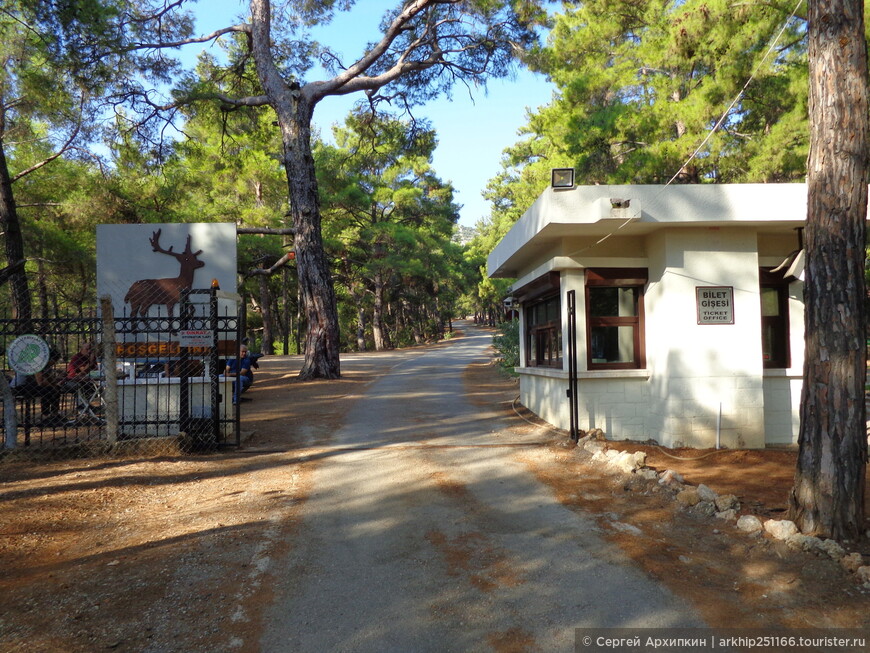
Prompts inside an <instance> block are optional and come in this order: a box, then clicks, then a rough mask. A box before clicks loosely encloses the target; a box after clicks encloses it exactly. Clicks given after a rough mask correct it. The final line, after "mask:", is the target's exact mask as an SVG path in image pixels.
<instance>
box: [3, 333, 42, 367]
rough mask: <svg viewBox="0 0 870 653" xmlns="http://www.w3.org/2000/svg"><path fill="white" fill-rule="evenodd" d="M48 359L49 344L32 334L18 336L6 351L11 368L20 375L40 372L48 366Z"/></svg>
mask: <svg viewBox="0 0 870 653" xmlns="http://www.w3.org/2000/svg"><path fill="white" fill-rule="evenodd" d="M48 357H49V347H48V343H47V342H45V340H43V339H42V338H40V337H39V336H35V335H32V334H26V335H23V336H18V337H17V338H15V340H13V341H12V342H11V343H10V344H9V347H8V348H7V349H6V358H7V360H8V361H9V366H10V367H11V368H12V369H13V370H15V371H16V372H18V373H19V374H36V373H37V372H40V371H41V370H42V369H43V368H44V367H45V366H46V365H47V364H48Z"/></svg>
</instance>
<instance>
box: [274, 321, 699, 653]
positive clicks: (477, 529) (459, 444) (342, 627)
mask: <svg viewBox="0 0 870 653" xmlns="http://www.w3.org/2000/svg"><path fill="white" fill-rule="evenodd" d="M489 341H490V335H489V334H486V333H482V332H478V331H476V330H474V329H472V328H468V329H467V330H466V336H465V337H464V338H463V339H462V340H461V341H457V342H455V343H453V344H451V345H450V346H448V347H445V348H442V349H438V350H431V351H425V352H422V353H417V352H410V353H409V354H408V355H407V356H406V357H405V358H404V359H402V360H400V361H399V362H397V363H396V364H395V365H394V366H393V367H392V368H391V369H390V370H389V371H388V372H387V373H386V374H384V375H383V376H382V377H380V378H379V379H378V381H377V382H375V383H373V384H372V385H370V386H369V387H368V388H366V390H365V393H364V395H363V396H362V397H361V399H360V400H359V401H358V402H357V403H356V404H355V406H354V408H353V409H352V410H351V412H350V414H349V415H348V419H347V420H346V423H345V425H344V426H343V427H342V428H341V429H339V430H338V432H337V433H336V434H335V436H334V437H333V438H332V439H331V441H330V443H329V446H328V447H327V448H325V449H323V451H322V455H323V456H324V457H325V459H324V460H323V462H322V464H321V465H319V466H318V468H317V469H316V470H315V472H314V473H313V474H312V476H311V479H310V483H311V486H310V487H311V490H310V493H309V498H308V501H307V502H306V504H305V506H304V507H303V509H302V511H301V513H300V515H299V518H300V520H301V523H300V527H299V529H298V530H297V532H296V537H295V538H294V542H293V545H292V550H291V552H290V555H289V557H288V558H287V560H286V561H277V560H276V561H274V562H275V564H276V565H277V568H276V570H275V576H276V577H277V579H278V581H279V582H278V587H279V589H278V590H277V592H276V599H275V602H274V604H273V606H272V607H271V608H270V609H269V610H268V613H267V616H266V618H265V620H264V630H265V633H264V636H263V639H262V650H264V651H275V652H280V651H287V652H290V651H311V652H314V651H324V650H328V651H372V652H374V651H418V652H419V651H475V650H487V649H489V648H490V646H491V645H492V644H493V643H495V642H505V641H509V640H511V639H513V640H516V642H515V643H520V642H525V643H526V644H528V645H531V644H532V643H533V644H534V645H535V646H537V647H539V648H540V650H545V651H568V650H572V647H573V643H574V630H573V629H574V628H577V627H580V626H587V627H588V626H591V625H597V626H611V627H620V626H622V627H625V626H628V625H633V626H635V627H641V626H647V627H660V626H674V625H684V626H688V625H702V622H701V620H700V619H699V618H698V617H697V616H696V615H695V613H694V611H693V610H692V609H691V608H689V607H688V606H687V605H686V604H685V603H683V602H682V601H680V600H678V599H675V598H674V597H673V596H672V595H671V594H670V592H669V591H668V590H666V589H664V588H663V587H662V586H661V585H660V584H659V583H656V582H654V581H652V580H650V579H649V578H647V577H646V576H645V575H643V574H642V573H640V572H639V570H638V569H637V568H636V567H635V566H634V565H633V564H630V563H629V562H628V561H627V559H625V558H623V557H622V556H621V555H620V554H619V553H618V552H617V551H615V550H614V549H613V548H612V547H610V546H609V545H608V544H607V543H606V542H605V541H604V540H603V539H602V538H601V537H600V535H599V534H598V528H597V526H596V525H595V523H594V522H593V521H591V520H590V519H588V518H584V517H583V516H581V515H578V514H577V513H574V512H572V511H570V510H568V509H566V508H565V507H563V506H562V505H561V504H560V503H558V501H556V499H555V497H554V495H553V493H552V491H550V489H549V488H547V487H545V486H544V485H542V484H541V483H540V482H538V481H537V479H535V477H534V476H533V475H532V474H531V473H530V472H529V471H528V469H527V468H526V467H525V466H523V465H522V464H520V463H519V462H517V461H516V460H514V459H513V458H512V455H513V453H514V452H515V451H516V450H517V449H520V448H523V447H540V446H544V445H546V444H548V443H547V442H542V441H541V437H540V434H539V433H535V432H532V433H531V434H528V435H526V436H522V435H519V434H513V433H510V432H508V431H505V430H503V429H504V427H505V426H506V424H504V423H503V419H504V418H503V417H502V416H500V415H498V414H494V413H493V412H492V411H488V410H480V409H479V408H478V407H476V406H475V405H473V404H472V403H471V402H470V401H469V400H468V398H467V397H466V395H465V387H464V385H463V383H462V378H463V372H464V371H465V369H466V368H467V367H468V366H469V365H471V364H472V363H473V362H474V361H475V360H481V359H482V358H485V357H486V355H487V354H486V349H487V347H488V345H489Z"/></svg>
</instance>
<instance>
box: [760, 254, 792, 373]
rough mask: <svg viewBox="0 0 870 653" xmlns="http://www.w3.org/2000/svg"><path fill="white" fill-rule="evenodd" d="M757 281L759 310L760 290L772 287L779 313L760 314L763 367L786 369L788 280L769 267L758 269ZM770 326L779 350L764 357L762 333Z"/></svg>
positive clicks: (788, 362) (788, 361)
mask: <svg viewBox="0 0 870 653" xmlns="http://www.w3.org/2000/svg"><path fill="white" fill-rule="evenodd" d="M758 281H759V284H758V285H759V307H758V310H759V311H761V309H762V307H761V305H760V304H761V301H762V298H761V291H763V290H764V289H765V288H769V289H773V290H775V291H776V293H777V303H778V305H779V315H770V316H765V315H763V314H762V315H761V339H762V340H761V355H762V365H763V367H764V369H788V368H789V367H791V328H790V322H789V306H788V299H789V292H788V291H789V282H788V281H787V280H785V279H784V278H783V277H782V275H781V274H777V273H775V272H771V269H770V268H760V269H759V271H758ZM769 327H772V328H773V329H774V330H775V332H776V333H777V334H778V335H777V338H776V339H777V341H778V343H779V349H780V351H779V352H778V353H774V354H772V355H771V357H770V358H765V356H766V354H765V351H764V333H765V331H766V330H767V328H769Z"/></svg>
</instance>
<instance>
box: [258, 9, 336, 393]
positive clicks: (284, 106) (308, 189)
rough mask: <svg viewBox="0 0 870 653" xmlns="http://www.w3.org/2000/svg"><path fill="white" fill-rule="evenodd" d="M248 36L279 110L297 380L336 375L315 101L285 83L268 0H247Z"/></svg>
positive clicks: (260, 73)
mask: <svg viewBox="0 0 870 653" xmlns="http://www.w3.org/2000/svg"><path fill="white" fill-rule="evenodd" d="M251 24H252V26H253V28H252V32H251V40H252V45H253V53H254V60H255V62H256V66H257V76H258V78H259V80H260V83H261V84H262V86H263V90H264V92H265V94H266V97H268V98H269V103H270V104H271V106H272V108H273V109H275V113H276V114H277V115H278V125H279V126H280V129H281V141H282V144H283V148H284V170H285V171H286V174H287V186H288V190H289V199H290V215H291V217H292V219H293V227H294V228H295V230H296V233H295V235H294V241H293V242H294V249H295V252H296V271H297V273H298V276H299V282H298V283H299V292H300V295H301V298H302V305H303V308H304V311H305V317H306V319H307V327H308V330H307V331H306V336H305V360H304V362H303V364H302V369H301V370H300V371H299V378H300V379H315V378H322V379H337V378H339V377H340V376H341V369H340V361H339V353H340V352H339V333H338V309H337V307H336V300H335V289H334V287H333V282H332V273H331V271H330V268H329V261H328V260H327V258H326V253H325V252H324V250H323V236H322V234H321V231H320V199H319V196H318V190H317V176H316V174H315V169H314V157H313V156H312V154H311V117H312V113H313V110H314V105H313V103H312V101H311V99H310V98H308V97H307V96H306V95H305V94H304V93H303V92H302V90H301V89H300V88H299V85H298V84H293V85H290V84H287V83H286V82H285V81H284V79H283V78H282V77H281V74H280V72H279V70H278V68H277V67H276V66H275V64H274V62H273V59H272V50H271V48H272V44H271V30H270V24H271V7H270V2H269V1H268V0H251Z"/></svg>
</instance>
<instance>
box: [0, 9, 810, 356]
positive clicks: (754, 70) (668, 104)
mask: <svg viewBox="0 0 870 653" xmlns="http://www.w3.org/2000/svg"><path fill="white" fill-rule="evenodd" d="M255 4H262V3H255ZM265 4H269V3H265ZM315 4H317V5H318V7H315V6H313V5H311V6H309V3H294V5H296V6H295V9H287V10H286V11H287V15H286V16H282V17H273V18H274V22H275V23H276V25H277V24H279V23H280V24H281V26H282V29H284V30H285V32H284V34H285V37H284V38H285V39H286V40H284V41H277V40H276V41H275V45H274V49H275V50H276V51H277V50H280V51H279V52H278V55H280V58H279V61H280V63H281V65H282V66H283V68H282V70H283V71H284V73H285V74H286V75H287V76H288V77H289V78H292V79H294V80H295V79H299V80H300V82H301V80H303V79H304V75H305V73H306V72H307V71H308V70H309V69H310V67H311V60H312V59H314V58H315V57H319V58H320V59H321V60H322V59H323V58H324V57H327V56H328V55H327V54H326V53H328V48H327V46H324V45H321V44H316V43H315V42H313V41H303V40H302V36H303V35H304V33H305V32H304V29H303V28H304V27H305V26H306V25H310V24H316V23H317V22H318V21H320V22H322V21H325V20H327V19H328V17H329V11H331V10H333V9H335V8H338V7H339V4H340V3H333V2H324V3H315ZM401 4H402V3H397V5H401ZM455 4H457V7H458V10H459V11H460V12H466V13H473V10H472V7H476V8H478V9H479V7H480V6H482V5H484V4H486V3H477V2H471V3H455ZM490 4H494V5H506V6H507V5H510V4H511V3H490ZM252 6H253V5H252ZM545 7H549V9H550V10H551V13H550V14H545V13H544V12H541V11H538V12H536V13H534V15H526V16H519V17H518V16H517V15H516V13H514V14H513V18H512V20H515V21H516V20H519V19H522V20H524V21H525V22H524V23H522V27H523V28H524V29H526V30H527V32H525V33H524V34H525V38H529V34H537V35H538V38H537V39H531V40H527V41H526V47H525V48H523V49H522V50H518V49H516V48H515V49H513V50H512V51H511V52H510V58H511V59H512V61H508V60H506V59H504V58H503V59H502V60H500V62H499V66H498V68H497V69H496V70H493V71H489V72H490V73H491V74H499V75H501V74H506V71H507V69H508V68H509V67H510V66H511V65H525V66H528V67H529V68H531V69H532V70H534V71H537V72H539V73H540V74H542V75H545V76H546V77H547V78H548V79H549V80H551V81H552V83H553V85H554V95H553V100H552V102H551V103H550V104H548V105H547V106H544V107H541V108H539V109H537V110H536V111H534V112H530V113H529V117H528V122H527V125H526V126H525V128H524V129H523V133H522V134H521V136H520V138H519V140H518V141H517V142H516V143H513V144H510V143H506V144H505V145H506V149H505V151H504V157H503V160H502V165H503V172H502V173H501V174H500V175H499V176H497V177H496V178H494V179H492V180H491V182H490V184H489V186H488V188H487V189H486V197H487V198H488V200H489V201H490V205H491V212H490V214H489V215H488V216H485V217H483V218H482V219H481V221H480V222H479V224H478V225H477V228H476V232H477V234H476V237H475V238H474V239H473V240H472V241H471V242H470V243H469V244H468V245H466V246H461V245H459V244H458V241H457V239H455V238H454V233H455V231H456V221H457V217H458V207H457V205H456V204H455V202H454V199H453V191H452V188H451V187H450V185H449V184H447V183H445V182H443V181H441V180H440V178H439V176H438V173H437V171H436V170H434V169H432V163H431V162H432V155H433V152H434V151H435V148H436V147H437V144H438V136H437V133H436V132H435V131H434V130H433V129H432V127H431V126H430V125H429V124H427V123H426V121H425V120H421V119H419V118H416V119H412V118H410V117H409V116H408V114H402V113H401V112H394V113H392V114H391V113H388V112H385V111H384V107H385V106H390V107H395V106H397V105H401V104H402V103H401V102H392V103H391V104H389V105H387V104H386V103H384V102H378V101H376V100H377V98H378V96H377V95H374V94H372V93H370V92H367V95H366V97H365V98H363V99H362V101H361V102H360V103H359V104H358V108H357V109H356V110H355V111H354V112H353V113H351V114H350V115H348V116H347V120H346V122H345V124H344V125H342V126H340V127H339V128H337V130H336V133H335V134H334V135H332V138H331V139H326V138H323V136H324V135H318V134H317V133H314V135H313V137H312V143H311V152H312V157H313V160H314V163H315V166H316V174H317V184H318V186H317V188H318V194H319V195H318V196H319V208H320V217H321V219H322V226H321V231H322V238H323V249H324V251H325V252H326V257H327V260H328V262H329V270H330V273H331V275H332V278H333V281H334V284H335V296H336V304H337V307H338V308H337V312H338V319H339V322H340V329H339V333H340V346H341V348H342V349H343V350H355V349H382V348H388V347H392V346H398V345H402V344H406V343H409V342H415V341H416V342H419V341H422V340H425V339H429V338H433V337H437V336H439V335H440V334H441V331H442V329H443V328H444V325H445V324H446V323H447V321H448V319H449V318H450V317H451V316H457V315H463V314H478V315H485V316H488V317H492V316H495V315H497V314H498V312H499V308H500V305H501V298H502V296H503V294H504V286H503V282H493V281H491V280H488V279H486V278H485V275H483V274H482V272H483V266H484V264H485V257H486V255H487V254H488V252H489V251H490V250H491V248H492V247H493V246H494V244H495V243H496V242H497V241H498V240H499V239H500V238H501V236H502V235H503V234H504V233H505V232H506V230H507V229H508V228H509V227H510V225H511V224H513V222H515V221H516V219H517V218H518V217H519V216H520V215H522V213H523V212H524V211H525V209H526V208H528V206H529V205H530V204H531V203H532V201H533V200H534V198H535V197H536V196H537V195H538V194H539V193H540V192H541V190H542V189H543V188H544V187H545V185H546V183H547V179H548V174H549V170H550V169H551V168H553V167H562V166H573V167H575V168H576V170H577V178H578V181H579V183H667V182H673V183H718V182H772V181H797V180H803V179H804V177H805V175H806V158H807V154H808V143H809V129H808V119H807V94H806V87H807V56H806V55H807V42H806V17H805V14H804V13H801V12H802V11H803V12H805V9H801V7H803V5H797V7H798V8H797V9H796V6H795V4H794V3H793V2H791V0H789V2H772V3H765V4H763V5H749V4H745V5H740V7H739V8H738V10H735V9H734V6H733V3H728V2H725V1H724V0H692V1H690V2H679V3H676V2H654V1H649V0H644V1H643V2H622V1H621V0H619V1H617V2H615V3H614V2H607V3H606V4H605V3H603V2H598V1H596V0H593V1H591V2H588V3H583V4H574V3H564V4H562V5H561V6H559V5H558V4H557V3H549V4H548V5H545ZM182 10H184V3H165V4H164V3H163V2H154V1H150V2H145V1H140V2H123V1H120V0H112V1H109V0H103V1H97V0H90V1H84V0H79V1H76V2H67V3H60V4H58V3H50V2H36V3H33V2H11V3H6V5H5V8H3V9H2V10H0V29H2V33H3V41H2V45H0V56H2V58H3V61H4V66H3V72H2V73H0V107H2V109H0V110H2V114H0V145H2V147H0V179H2V182H3V183H2V184H0V188H2V191H3V192H2V194H0V207H2V208H0V211H2V212H0V219H2V223H3V227H4V235H5V239H6V243H5V245H6V249H5V251H6V259H7V260H6V264H7V266H8V267H7V268H6V275H7V278H8V279H9V280H10V282H9V283H8V292H5V293H3V295H2V302H3V306H4V313H6V314H18V313H20V312H21V311H22V310H26V311H30V310H32V311H33V312H34V314H38V315H53V314H57V313H60V312H64V311H66V310H68V309H70V308H78V307H81V306H87V305H93V304H94V303H95V301H96V298H95V297H94V287H95V283H94V278H95V258H94V256H95V255H94V227H95V225H96V224H99V223H156V222H200V221H216V222H235V223H236V224H237V225H238V226H239V227H240V228H243V229H244V228H248V229H250V228H263V229H285V230H288V228H292V227H293V226H294V225H293V221H292V216H291V208H292V207H291V203H290V201H289V199H288V193H287V178H286V171H285V166H286V161H285V160H284V155H283V154H282V152H285V151H286V150H285V149H284V146H285V144H282V134H281V132H280V130H278V129H276V127H275V126H276V124H278V122H279V116H278V115H277V114H276V112H275V110H274V108H273V107H272V106H271V105H269V104H266V105H265V106H264V105H263V104H256V103H253V102H238V103H236V102H232V101H230V100H229V99H227V98H229V97H230V96H232V97H247V98H256V97H259V96H260V95H262V94H263V84H262V76H258V75H257V74H256V72H255V63H256V61H255V59H256V57H255V56H254V55H252V54H251V50H250V49H248V48H247V47H246V39H247V40H249V36H248V35H247V34H246V33H245V32H240V31H232V30H228V31H226V32H224V33H222V34H221V35H220V38H219V39H218V41H217V42H218V43H219V44H220V45H221V47H222V48H223V53H222V55H221V56H220V57H215V56H214V55H209V54H203V55H201V56H200V58H199V63H198V65H197V67H196V68H195V69H194V70H183V69H181V67H180V65H179V64H178V63H177V61H175V60H174V59H173V58H172V55H173V53H174V52H175V50H176V49H173V48H158V47H151V48H146V47H144V46H145V45H146V44H150V45H153V43H160V44H171V43H182V42H204V41H205V40H206V39H205V37H202V38H197V37H195V36H194V34H193V24H192V21H191V17H190V16H189V15H188V14H186V13H184V11H182ZM475 10H476V9H475ZM294 11H295V13H294ZM493 11H494V10H493ZM433 15H434V14H433ZM146 18H147V19H148V20H145V19H146ZM485 18H486V19H487V20H490V21H491V23H490V25H493V24H497V23H496V22H495V18H494V17H493V16H486V17H485ZM430 19H431V16H430ZM409 20H410V19H409ZM499 20H501V21H503V22H506V19H505V18H504V17H503V16H502V17H500V18H499ZM155 21H156V22H155ZM228 22H229V21H228ZM520 22H522V21H520ZM385 24H386V23H385ZM409 24H410V23H409ZM499 24H501V23H499ZM517 29H519V28H517ZM288 34H289V36H287V35H288ZM542 34H543V35H545V37H544V38H541V37H540V35H542ZM373 36H377V35H373ZM511 36H512V37H515V38H519V37H517V36H516V33H512V35H511ZM505 37H507V36H505ZM209 38H211V39H214V35H209ZM303 44H304V47H302V45H303ZM291 45H293V46H295V49H293V50H291V49H290V46H291ZM327 45H328V44H327ZM393 45H394V46H395V42H393ZM281 48H283V49H281ZM490 56H491V57H493V58H495V57H504V53H500V52H497V51H496V50H495V49H493V52H492V53H491V54H490ZM336 70H337V74H339V73H341V69H340V68H337V69H336ZM457 70H460V68H459V67H456V68H454V69H453V74H456V71H457ZM481 70H482V69H481ZM418 77H424V75H420V74H418ZM149 84H150V85H162V86H163V87H168V88H171V89H173V90H172V97H173V98H175V99H176V100H178V101H177V102H173V103H169V104H164V105H158V104H157V103H156V102H155V101H154V99H153V97H152V96H151V95H149V88H151V87H150V86H149ZM298 85H299V84H297V86H298ZM443 85H444V83H443V82H441V81H436V80H435V79H434V78H433V79H415V80H413V83H409V84H408V85H406V88H404V90H403V92H402V95H401V98H402V101H403V102H406V103H407V106H411V103H412V101H416V102H423V103H424V102H425V99H426V98H427V97H432V96H433V94H435V93H438V92H441V91H442V90H443V88H442V87H443ZM290 87H291V88H292V87H293V83H291V84H290ZM397 97H398V94H397ZM735 98H736V101H735ZM182 100H183V101H182ZM732 101H734V104H732V105H729V103H731V102H732ZM417 113H420V114H422V115H424V114H425V109H422V110H421V111H419V112H417ZM333 143H334V144H333ZM291 196H292V194H291ZM16 234H20V240H19V239H18V238H17V237H16ZM293 246H294V245H293V237H292V235H288V236H276V235H244V234H243V235H240V237H239V250H238V251H239V275H240V276H239V278H240V282H241V284H240V287H241V289H242V292H243V294H244V296H245V298H246V301H247V302H248V303H249V306H250V310H249V313H248V314H249V316H250V320H251V325H252V328H253V329H254V331H255V333H256V334H257V341H258V345H257V347H258V348H262V350H263V351H266V352H272V351H277V352H280V351H283V350H284V344H285V343H287V345H288V351H290V352H296V351H299V350H300V348H301V347H304V337H302V336H301V334H303V333H304V331H305V328H306V321H307V319H308V318H307V315H306V313H305V311H304V310H303V306H302V305H301V303H302V301H303V298H302V297H301V296H300V294H299V292H298V287H299V284H298V279H297V276H296V275H297V267H296V265H293V264H290V265H286V266H285V265H281V263H283V262H285V261H286V260H287V257H286V256H285V255H286V254H287V252H288V251H290V250H291V249H292V248H293ZM19 249H20V250H21V251H19ZM276 264H277V265H276ZM21 270H23V271H24V274H23V275H19V274H16V273H17V272H18V271H21ZM22 279H23V280H24V281H23V283H24V284H26V286H25V287H26V289H27V290H26V294H27V296H28V301H29V302H30V304H31V305H32V308H31V307H30V306H27V307H26V308H23V307H22V305H21V303H22V300H21V299H20V297H21V295H22V286H21V283H22Z"/></svg>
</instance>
